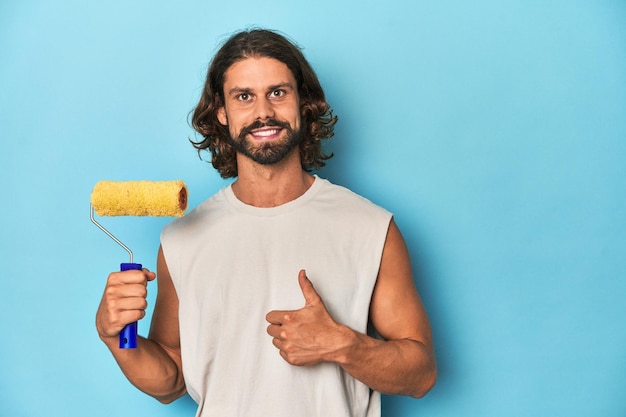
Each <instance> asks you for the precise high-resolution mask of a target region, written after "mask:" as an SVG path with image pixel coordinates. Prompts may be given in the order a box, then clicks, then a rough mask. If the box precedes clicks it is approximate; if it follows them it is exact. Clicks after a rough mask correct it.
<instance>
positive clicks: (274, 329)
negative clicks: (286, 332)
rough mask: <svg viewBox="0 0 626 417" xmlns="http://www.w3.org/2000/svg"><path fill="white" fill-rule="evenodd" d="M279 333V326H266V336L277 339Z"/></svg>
mask: <svg viewBox="0 0 626 417" xmlns="http://www.w3.org/2000/svg"><path fill="white" fill-rule="evenodd" d="M280 332H281V329H280V326H279V325H277V324H270V325H269V326H267V334H269V335H270V336H272V337H274V338H278V337H279V336H280Z"/></svg>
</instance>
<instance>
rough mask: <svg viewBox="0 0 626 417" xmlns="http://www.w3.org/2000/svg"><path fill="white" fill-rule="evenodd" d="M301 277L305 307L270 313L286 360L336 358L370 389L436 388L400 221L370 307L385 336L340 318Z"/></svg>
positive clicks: (407, 391) (390, 235)
mask: <svg viewBox="0 0 626 417" xmlns="http://www.w3.org/2000/svg"><path fill="white" fill-rule="evenodd" d="M298 279H299V282H300V286H301V288H302V292H303V295H304V297H305V302H306V304H305V307H304V308H302V309H300V310H295V311H272V312H270V313H268V315H267V320H268V321H269V322H270V326H268V333H269V334H270V335H271V336H273V337H274V339H273V343H274V345H275V346H276V347H277V348H278V349H279V351H280V354H281V356H282V357H283V358H284V359H285V360H286V361H287V362H289V363H291V364H293V365H314V364H316V363H319V362H322V361H328V362H335V363H337V364H339V365H340V366H341V367H342V368H343V369H345V370H346V372H348V373H349V374H350V375H352V376H354V377H355V378H356V379H358V380H360V381H361V382H363V383H364V384H366V385H367V386H369V387H370V388H372V389H374V390H376V391H380V392H383V393H386V394H402V395H411V396H413V397H421V396H423V395H425V394H426V393H427V392H428V391H429V390H430V389H431V388H432V386H433V385H434V384H435V380H436V378H437V376H436V375H437V371H436V364H435V357H434V352H433V346H432V337H431V331H430V325H429V322H428V318H427V316H426V312H425V310H424V307H423V305H422V302H421V300H420V298H419V295H418V293H417V290H416V289H415V285H414V283H413V276H412V272H411V264H410V260H409V254H408V251H407V248H406V244H405V243H404V239H403V238H402V235H401V233H400V231H399V230H398V227H397V226H396V224H395V222H393V221H392V222H391V224H390V226H389V230H388V232H387V239H386V242H385V247H384V250H383V255H382V260H381V266H380V270H379V274H378V280H377V283H376V287H375V288H374V294H373V296H372V302H371V307H370V319H371V321H372V323H373V325H374V327H375V328H376V330H377V331H378V333H379V334H380V335H381V336H382V337H383V338H384V339H385V340H378V339H374V338H372V337H369V336H367V335H365V334H362V333H359V332H356V331H354V330H352V329H350V328H348V327H347V326H344V325H341V324H338V323H336V322H335V321H334V320H333V318H332V317H331V316H330V315H329V314H328V311H327V310H326V308H325V307H324V303H323V301H322V299H321V298H320V297H319V295H318V294H317V292H316V291H315V289H314V288H313V285H312V284H311V282H310V281H309V280H308V278H307V277H306V275H305V273H304V271H301V272H300V275H299V277H298Z"/></svg>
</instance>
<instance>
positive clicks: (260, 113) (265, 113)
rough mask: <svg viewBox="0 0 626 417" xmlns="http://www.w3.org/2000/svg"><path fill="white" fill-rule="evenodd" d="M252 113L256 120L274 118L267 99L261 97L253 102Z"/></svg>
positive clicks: (271, 107) (272, 108)
mask: <svg viewBox="0 0 626 417" xmlns="http://www.w3.org/2000/svg"><path fill="white" fill-rule="evenodd" d="M254 113H255V114H254V116H255V118H256V119H257V120H266V119H269V118H271V117H274V106H273V105H272V103H271V101H270V100H269V99H268V98H267V97H265V96H261V97H259V98H257V100H256V102H255V106H254Z"/></svg>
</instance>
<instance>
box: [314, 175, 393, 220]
mask: <svg viewBox="0 0 626 417" xmlns="http://www.w3.org/2000/svg"><path fill="white" fill-rule="evenodd" d="M318 181H321V187H320V191H319V193H318V196H317V197H318V201H320V202H322V203H326V204H332V205H334V206H335V207H336V208H342V209H345V210H348V211H358V212H364V213H366V214H369V215H378V216H382V217H386V218H390V217H391V213H390V212H389V211H388V210H386V209H385V208H383V207H381V206H380V205H378V204H376V203H374V202H372V201H371V200H369V199H368V198H366V197H363V196H362V195H360V194H357V193H356V192H354V191H352V190H350V189H349V188H347V187H344V186H341V185H337V184H334V183H332V182H330V181H329V180H326V179H322V178H318Z"/></svg>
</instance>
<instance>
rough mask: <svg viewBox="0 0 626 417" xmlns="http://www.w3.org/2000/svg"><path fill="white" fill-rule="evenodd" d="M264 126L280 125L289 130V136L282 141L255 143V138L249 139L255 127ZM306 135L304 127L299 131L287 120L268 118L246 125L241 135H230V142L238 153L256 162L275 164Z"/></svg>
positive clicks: (279, 126)
mask: <svg viewBox="0 0 626 417" xmlns="http://www.w3.org/2000/svg"><path fill="white" fill-rule="evenodd" d="M263 127H278V128H282V129H284V130H285V131H286V132H287V136H286V137H285V138H283V139H282V140H280V141H274V142H269V141H268V142H261V143H260V144H257V143H255V141H254V140H248V139H247V136H248V134H249V133H250V132H252V131H253V130H254V129H260V128H263ZM303 137H304V135H303V132H302V128H301V127H300V128H299V129H298V130H297V131H294V130H293V129H292V128H291V125H289V123H287V122H281V121H279V120H276V119H268V120H267V121H265V122H261V121H259V120H257V121H255V122H253V123H252V124H250V125H248V126H244V127H243V128H242V129H241V131H240V132H239V135H238V136H237V137H236V138H233V136H232V135H231V134H229V135H228V142H229V143H230V145H231V146H232V147H233V148H234V149H235V151H237V152H238V153H240V154H242V155H245V156H247V157H248V158H250V159H252V160H253V161H254V162H256V163H258V164H261V165H273V164H276V163H278V162H280V161H282V160H283V159H284V158H285V157H286V156H287V155H289V154H290V153H291V151H293V150H294V149H295V148H296V147H297V146H298V145H300V143H301V142H302V139H303Z"/></svg>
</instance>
